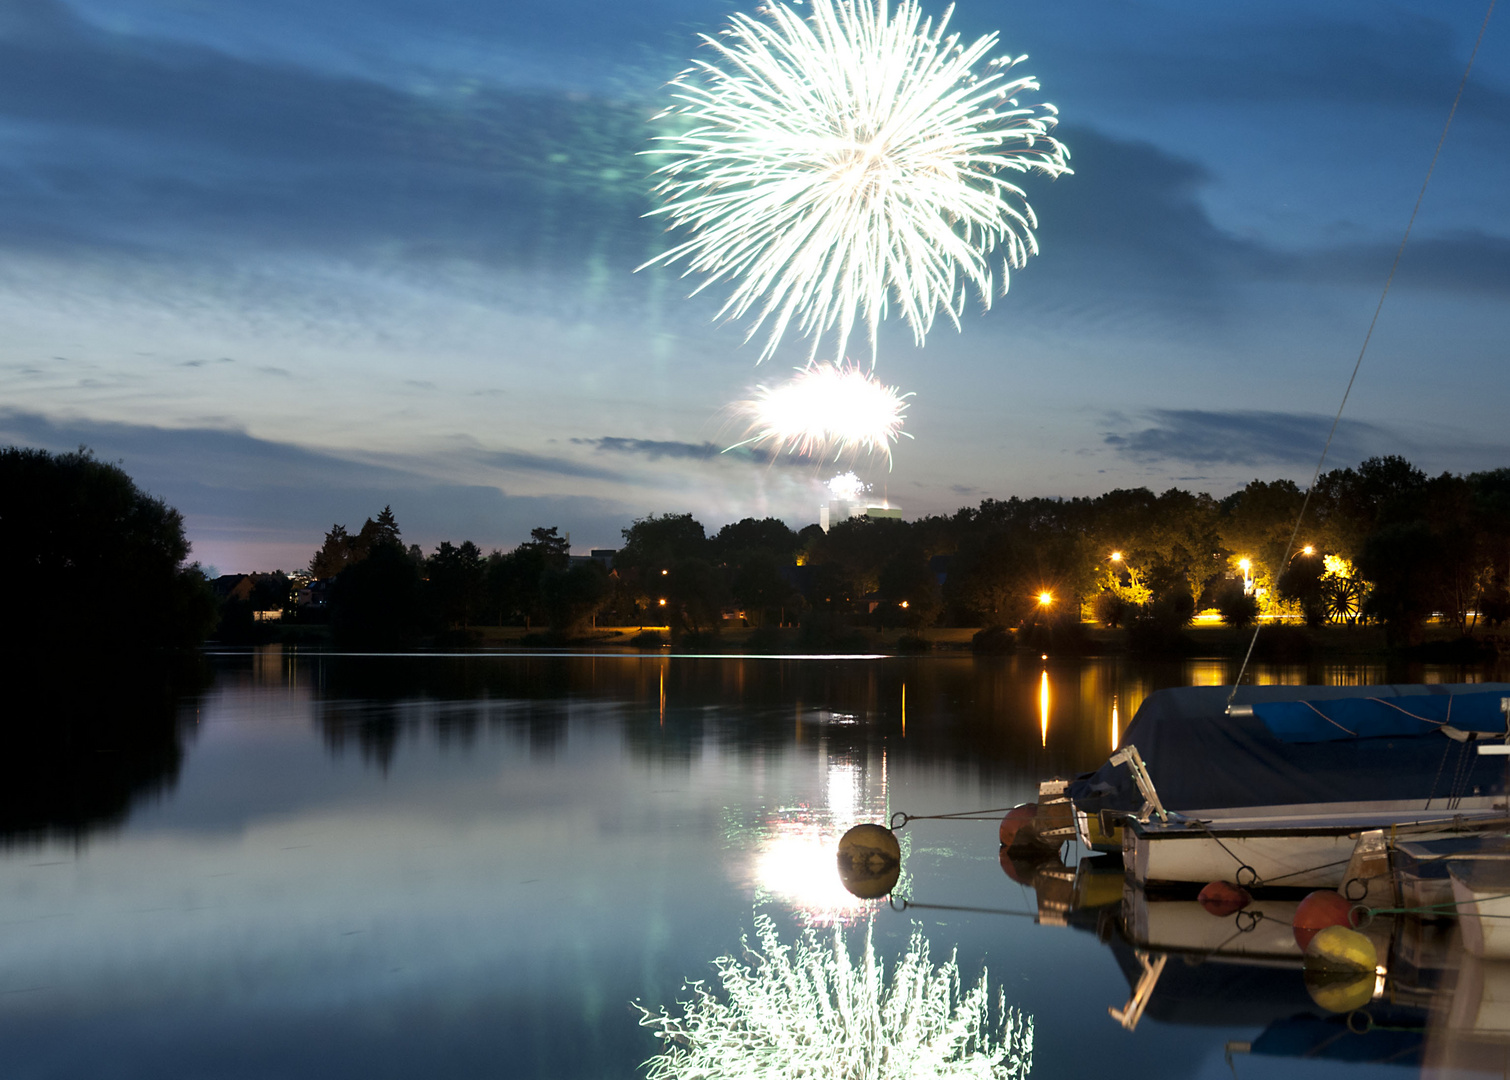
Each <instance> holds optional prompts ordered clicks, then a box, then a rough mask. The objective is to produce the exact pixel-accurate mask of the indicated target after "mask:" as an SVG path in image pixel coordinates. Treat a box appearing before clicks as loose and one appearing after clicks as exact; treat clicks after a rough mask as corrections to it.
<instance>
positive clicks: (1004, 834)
mask: <svg viewBox="0 0 1510 1080" xmlns="http://www.w3.org/2000/svg"><path fill="white" fill-rule="evenodd" d="M1037 816H1038V804H1037V803H1030V802H1025V803H1023V804H1022V805H1021V806H1014V807H1012V809H1010V810H1008V811H1007V816H1006V817H1004V818H1002V819H1001V828H1000V829H998V830H997V835H998V836H1000V837H1001V846H1002V847H1004V848H1010V847H1039V846H1041V841H1039V839H1038V831H1037V830H1036V829H1034V828H1033V819H1034V818H1035V817H1037ZM1024 830H1026V831H1024Z"/></svg>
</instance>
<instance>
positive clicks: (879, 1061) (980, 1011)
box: [636, 916, 1033, 1080]
mask: <svg viewBox="0 0 1510 1080" xmlns="http://www.w3.org/2000/svg"><path fill="white" fill-rule="evenodd" d="M756 933H757V935H758V937H759V949H760V951H759V952H758V953H752V952H751V951H750V949H749V946H748V944H746V947H745V950H746V956H747V957H749V958H750V959H749V961H740V960H736V959H735V958H734V957H732V956H725V957H721V958H720V959H718V960H716V961H714V967H715V968H716V969H717V972H718V982H719V983H720V987H721V989H722V991H723V994H722V996H720V995H719V994H718V993H717V992H715V991H714V990H712V989H710V988H709V987H707V986H706V985H705V984H703V983H702V982H694V983H689V984H688V986H689V989H691V990H692V992H693V996H692V999H691V1000H690V1001H686V1002H683V1003H682V1008H683V1010H684V1015H682V1016H674V1015H672V1014H671V1013H669V1012H667V1011H665V1010H662V1011H661V1012H660V1013H652V1012H651V1011H650V1010H648V1009H646V1008H645V1007H644V1006H643V1005H638V1003H636V1004H637V1006H638V1008H639V1010H640V1013H641V1019H640V1023H641V1024H642V1025H644V1026H645V1027H648V1028H650V1029H651V1030H653V1031H654V1032H655V1034H656V1036H657V1037H658V1038H660V1039H661V1040H663V1041H664V1043H665V1047H666V1048H665V1051H664V1052H663V1053H661V1054H659V1055H657V1056H656V1057H654V1058H651V1059H650V1060H649V1061H648V1062H646V1065H647V1066H648V1069H647V1073H648V1077H649V1080H694V1078H695V1080H736V1078H737V1080H752V1078H757V1077H758V1078H770V1080H777V1078H778V1077H779V1078H782V1080H785V1078H787V1077H807V1078H810V1080H916V1078H920V1077H932V1078H934V1080H942V1078H944V1077H958V1078H960V1080H966V1078H969V1080H1024V1078H1025V1077H1027V1075H1028V1074H1029V1072H1030V1071H1031V1070H1032V1068H1033V1019H1032V1017H1030V1016H1023V1015H1022V1014H1021V1013H1018V1012H1017V1011H1016V1010H1014V1009H1008V1008H1006V1006H1005V1003H1004V1001H1003V1000H1002V997H1001V995H1000V994H999V993H998V995H997V1004H996V1009H995V1010H994V1011H995V1012H996V1014H997V1016H996V1023H995V1024H994V1025H993V1024H991V1023H990V1013H991V1012H992V1011H993V1010H992V1009H991V1008H990V998H989V996H988V994H987V991H986V977H985V974H984V972H983V973H982V974H981V980H980V982H979V983H977V984H976V985H975V986H973V987H971V988H970V989H969V990H967V991H963V992H962V990H961V987H960V972H959V965H958V963H957V962H956V960H955V959H954V957H952V956H951V957H950V958H949V959H948V960H947V961H945V962H944V963H943V964H940V965H939V966H938V967H934V965H933V964H932V963H931V962H930V960H929V958H928V942H927V941H926V940H925V939H924V938H923V935H922V933H921V932H920V931H918V930H916V929H914V930H913V932H912V938H911V940H910V941H909V942H908V943H907V953H906V955H905V956H903V957H902V958H901V959H900V960H899V961H897V963H896V964H894V965H893V966H892V969H891V973H890V978H889V979H888V978H887V973H886V971H885V964H884V962H882V961H881V960H879V959H878V958H877V957H876V953H875V948H874V945H873V943H872V939H871V932H870V928H869V927H868V926H867V928H866V932H865V942H864V945H863V956H862V957H861V958H860V961H859V963H858V964H857V963H855V961H854V960H853V959H851V957H850V954H849V950H848V949H847V948H846V947H845V944H844V936H843V933H842V931H840V930H838V929H836V930H835V931H834V934H833V937H832V939H831V941H829V942H828V943H827V944H824V943H823V942H822V941H821V940H820V939H819V936H818V934H817V933H815V932H814V931H812V930H808V931H806V932H805V933H804V934H803V935H802V936H801V937H800V938H798V939H797V943H796V945H795V946H791V947H789V946H787V945H785V944H783V943H782V942H781V940H780V938H779V937H778V935H777V933H776V929H775V926H774V925H773V924H772V922H771V920H770V919H768V918H766V917H764V916H761V917H759V918H757V919H756ZM993 1028H994V1029H995V1030H993Z"/></svg>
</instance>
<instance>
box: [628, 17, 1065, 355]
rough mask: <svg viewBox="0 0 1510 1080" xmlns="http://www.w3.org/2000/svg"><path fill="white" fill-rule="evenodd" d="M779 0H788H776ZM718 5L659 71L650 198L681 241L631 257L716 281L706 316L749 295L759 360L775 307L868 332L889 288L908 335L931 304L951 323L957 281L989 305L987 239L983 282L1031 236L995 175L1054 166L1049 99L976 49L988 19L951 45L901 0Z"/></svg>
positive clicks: (1057, 153)
mask: <svg viewBox="0 0 1510 1080" xmlns="http://www.w3.org/2000/svg"><path fill="white" fill-rule="evenodd" d="M794 2H799V3H800V0H794ZM810 8H811V14H810V15H808V16H807V17H806V18H804V17H803V16H802V15H801V14H800V13H799V12H798V11H796V10H795V9H794V8H793V7H791V6H788V4H786V3H779V2H774V0H773V2H772V3H770V4H769V5H768V6H766V7H763V8H760V9H758V14H762V15H764V18H763V19H758V18H752V17H750V16H747V15H743V14H736V15H735V16H734V17H733V19H732V22H731V25H730V26H729V27H728V29H726V30H725V31H724V32H723V34H722V35H721V37H719V38H714V37H709V36H707V35H703V41H704V42H705V43H706V45H707V46H708V47H709V48H710V49H711V50H712V51H713V52H714V53H715V56H714V57H713V58H712V59H711V60H694V61H693V66H692V67H691V68H689V69H687V70H686V71H684V72H682V73H681V74H680V75H679V76H678V77H677V78H676V79H674V80H673V81H672V83H671V85H672V87H673V88H674V90H675V97H676V99H677V104H675V105H673V106H672V107H670V108H669V109H667V110H666V111H665V112H664V113H663V114H662V118H666V119H668V120H672V121H675V122H678V123H679V124H680V125H682V126H683V130H682V131H681V132H680V133H678V134H673V135H665V136H661V137H660V138H659V141H660V142H662V143H663V144H664V150H663V151H650V153H660V152H666V153H670V154H672V155H674V156H673V159H672V160H671V161H670V162H669V163H667V164H666V165H664V166H662V167H661V168H660V169H659V170H658V175H659V176H660V182H659V184H658V186H657V188H656V191H657V192H658V193H659V194H660V195H661V196H662V197H663V199H664V200H665V204H664V205H663V206H661V207H660V208H659V209H657V210H655V211H652V213H653V214H659V215H662V216H664V217H665V218H667V219H668V220H669V221H670V223H671V224H672V225H673V226H679V227H685V228H687V229H689V230H691V238H690V239H688V240H686V241H685V242H683V243H681V244H678V245H677V246H675V247H673V248H671V249H670V250H669V251H666V252H664V253H663V254H661V255H659V256H657V257H656V258H654V259H652V260H650V263H647V264H646V265H647V266H648V265H650V264H651V263H657V262H666V263H671V262H677V261H683V262H685V264H686V272H687V273H693V272H698V273H703V274H706V275H707V277H706V280H704V281H703V283H702V284H701V285H699V286H698V288H697V289H696V290H694V292H699V291H701V290H702V289H705V288H707V287H708V286H709V285H711V284H713V283H714V282H718V281H723V280H728V281H732V282H733V283H734V287H733V291H732V292H731V293H730V296H729V299H728V301H727V303H725V304H724V307H723V309H722V311H721V312H720V314H721V315H729V316H731V317H734V318H740V317H742V316H745V315H746V314H748V313H749V312H751V311H752V310H757V314H756V317H755V319H754V322H753V324H752V325H751V327H750V330H749V333H748V335H747V338H748V337H752V336H754V334H755V333H756V332H757V331H758V330H759V329H760V328H761V326H763V325H765V324H767V323H769V326H770V329H769V332H768V335H767V338H766V343H765V347H764V349H763V351H762V352H761V356H760V359H762V360H764V359H765V358H767V357H768V356H770V355H771V354H772V352H774V350H775V349H776V346H777V344H778V343H779V342H780V341H781V338H782V336H783V334H785V332H786V331H787V329H788V328H789V326H791V324H792V323H793V322H794V321H795V323H796V325H797V328H798V330H799V331H800V332H801V333H803V334H807V335H811V336H812V339H813V340H812V349H811V351H810V353H809V358H810V359H811V358H813V357H815V356H816V355H817V352H818V349H819V342H820V340H821V338H822V336H823V335H824V334H826V333H828V332H829V331H831V330H832V331H835V332H836V334H837V339H838V340H837V345H836V349H837V352H836V356H837V357H842V356H843V355H844V347H845V342H846V341H847V340H848V339H849V336H850V334H851V333H852V332H853V330H854V327H855V323H856V321H857V320H859V319H862V318H863V320H864V322H865V325H866V327H867V328H868V330H869V333H870V340H871V345H872V363H874V348H875V339H876V331H877V327H878V325H879V324H880V322H881V320H882V319H883V318H885V317H886V315H887V313H888V311H889V309H890V307H891V306H892V305H893V304H894V305H895V307H896V308H897V310H898V311H899V312H900V314H901V317H902V318H903V319H904V320H905V321H906V322H907V323H908V325H909V326H911V328H912V332H913V336H914V338H915V339H916V341H917V343H918V344H919V345H921V344H922V343H923V339H924V337H925V336H926V335H927V333H928V331H929V330H930V329H931V328H932V326H933V320H934V317H935V316H936V315H937V314H938V313H939V312H940V311H943V312H944V313H945V314H946V315H947V316H948V317H949V319H950V320H951V321H952V322H953V323H954V325H955V326H956V328H958V326H959V317H960V315H961V314H962V312H963V310H964V304H965V296H966V292H967V283H968V284H973V285H974V286H975V289H976V290H977V292H978V293H979V295H980V298H981V301H982V302H983V303H984V305H985V306H986V307H990V305H991V300H992V296H993V293H994V292H995V280H994V274H993V262H992V254H993V252H995V251H996V250H997V249H998V248H1000V249H1002V251H1003V258H1002V262H1001V288H1002V290H1003V291H1005V289H1006V286H1007V284H1008V281H1009V276H1010V272H1011V270H1012V269H1015V268H1019V267H1021V266H1023V265H1024V264H1025V262H1026V260H1027V257H1028V256H1029V255H1030V254H1035V253H1036V252H1037V251H1038V241H1037V239H1036V238H1035V237H1034V234H1033V230H1034V229H1035V228H1036V227H1037V224H1038V222H1037V218H1036V216H1035V215H1034V213H1033V208H1032V207H1031V206H1030V205H1029V204H1028V201H1027V196H1026V194H1025V193H1024V192H1023V190H1022V189H1021V188H1019V187H1017V186H1016V185H1015V184H1013V183H1011V182H1010V180H1009V179H1008V177H1010V176H1011V175H1012V174H1019V173H1026V172H1028V171H1030V170H1035V169H1036V170H1038V171H1040V172H1043V173H1046V174H1048V175H1049V176H1058V175H1060V174H1062V173H1067V172H1069V171H1070V170H1069V165H1068V158H1069V151H1068V150H1067V149H1066V148H1065V146H1064V145H1063V144H1062V143H1061V142H1059V141H1058V140H1057V139H1055V138H1054V137H1053V135H1052V134H1051V132H1052V130H1053V127H1054V125H1055V123H1056V122H1057V119H1058V117H1057V112H1056V110H1055V109H1054V107H1053V106H1052V105H1048V104H1042V105H1027V104H1023V103H1022V101H1021V98H1022V96H1023V95H1026V94H1029V93H1033V92H1036V91H1037V90H1038V89H1039V85H1038V82H1037V80H1036V79H1034V78H1032V77H1031V76H1026V75H1023V76H1016V75H1013V74H1012V69H1013V67H1014V66H1015V65H1016V64H1017V63H1019V62H1020V61H1022V60H1024V59H1026V57H1024V56H1019V57H1016V58H1010V57H999V58H994V59H992V58H991V57H990V54H991V53H992V52H994V51H995V50H996V47H997V35H996V34H994V33H993V34H988V35H986V36H985V37H982V38H980V39H978V40H976V41H974V42H972V43H969V44H964V43H962V42H961V41H960V36H959V34H957V33H947V32H946V30H947V27H948V23H949V18H950V15H951V14H952V12H953V8H952V7H951V8H949V9H948V10H946V11H945V12H944V14H943V16H942V17H941V18H940V19H939V20H938V22H937V24H935V23H934V22H933V20H932V19H927V18H924V17H923V14H922V11H921V9H920V8H919V6H918V4H917V3H916V2H915V0H902V2H901V3H899V4H898V5H897V7H896V10H895V12H894V13H893V12H890V11H889V10H888V3H887V0H812V2H811V4H810Z"/></svg>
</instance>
